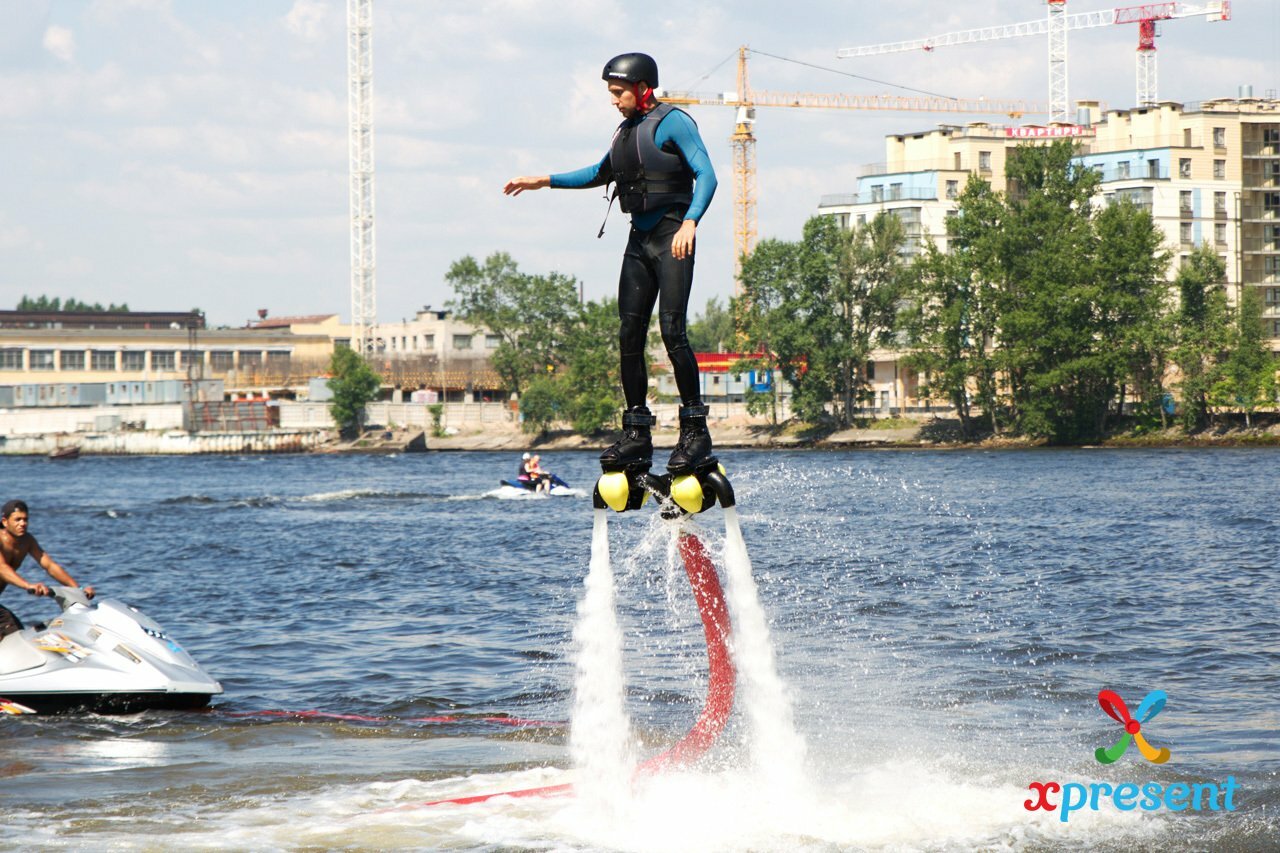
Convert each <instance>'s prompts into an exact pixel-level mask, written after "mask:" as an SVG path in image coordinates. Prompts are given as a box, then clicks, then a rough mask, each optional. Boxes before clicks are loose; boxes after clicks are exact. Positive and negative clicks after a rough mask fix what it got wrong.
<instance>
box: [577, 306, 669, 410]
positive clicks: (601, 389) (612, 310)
mask: <svg viewBox="0 0 1280 853" xmlns="http://www.w3.org/2000/svg"><path fill="white" fill-rule="evenodd" d="M646 357H647V356H646ZM560 363H561V365H562V366H560V367H558V368H557V369H556V380H557V381H558V382H559V384H560V386H561V389H562V390H561V395H562V399H563V401H564V408H565V417H566V418H567V419H568V420H569V422H570V423H571V424H572V425H573V428H574V430H575V431H577V432H580V433H593V432H596V431H597V430H599V429H601V428H602V427H604V426H605V425H606V424H608V423H610V422H612V421H614V420H616V419H617V416H618V412H620V411H621V410H622V407H623V398H622V375H621V355H620V352H619V344H618V301H617V300H616V299H606V300H604V301H603V302H595V301H591V302H587V303H586V304H584V305H581V306H579V307H578V310H576V311H575V312H574V316H573V318H572V321H571V322H570V324H569V326H568V328H567V330H566V334H565V338H564V343H563V345H562V346H561V348H560Z"/></svg>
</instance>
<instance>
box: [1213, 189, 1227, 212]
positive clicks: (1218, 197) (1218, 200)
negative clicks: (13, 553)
mask: <svg viewBox="0 0 1280 853" xmlns="http://www.w3.org/2000/svg"><path fill="white" fill-rule="evenodd" d="M1213 212H1214V213H1226V212H1227V194H1226V193H1214V194H1213Z"/></svg>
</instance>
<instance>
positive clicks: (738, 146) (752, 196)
mask: <svg viewBox="0 0 1280 853" xmlns="http://www.w3.org/2000/svg"><path fill="white" fill-rule="evenodd" d="M748 53H750V49H749V48H747V47H746V46H743V47H740V48H738V89H737V91H736V92H726V93H724V94H698V93H695V92H676V91H662V92H661V93H660V96H661V98H662V100H663V101H664V102H665V103H668V104H675V105H690V104H696V105H703V106H720V107H733V108H735V109H736V110H737V119H736V121H735V123H734V130H733V135H732V136H730V137H729V141H730V142H731V143H732V144H733V233H734V247H735V248H736V250H737V251H736V256H735V258H734V277H735V279H736V278H737V274H738V273H739V272H741V266H742V258H743V257H745V256H746V255H750V254H751V251H752V249H754V248H755V243H756V234H757V229H756V138H755V133H754V132H753V127H754V126H755V121H756V107H800V108H804V109H829V110H898V111H911V112H931V113H970V114H977V115H996V114H999V115H1006V116H1010V117H1018V116H1022V115H1029V114H1030V115H1036V114H1044V113H1046V112H1047V109H1046V107H1045V105H1044V104H1032V103H1028V102H1026V101H1018V100H991V99H985V98H977V99H963V98H945V97H942V96H925V97H908V96H898V95H843V94H826V95H824V94H814V93H809V92H768V91H758V90H753V89H752V88H751V84H750V82H749V80H748V76H747V54H748Z"/></svg>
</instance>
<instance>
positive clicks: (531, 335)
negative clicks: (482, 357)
mask: <svg viewBox="0 0 1280 853" xmlns="http://www.w3.org/2000/svg"><path fill="white" fill-rule="evenodd" d="M445 280H446V281H447V282H448V283H449V284H450V286H451V287H452V288H453V292H454V296H455V297H456V298H455V299H454V300H451V301H450V302H449V307H450V308H452V309H453V310H454V311H456V312H457V314H458V316H459V317H460V318H461V319H463V320H466V321H467V322H470V323H475V324H476V325H479V326H484V327H485V328H487V329H488V330H489V331H491V332H493V333H494V334H496V335H498V336H499V337H500V338H501V342H500V343H499V344H498V346H497V348H496V349H495V350H494V351H493V353H492V354H491V355H490V360H489V361H490V364H491V365H492V366H493V369H494V371H495V372H496V373H497V374H498V375H499V376H501V377H502V379H503V381H504V382H506V383H507V386H508V388H509V389H510V390H512V391H515V392H516V393H517V394H519V393H521V391H522V390H523V388H524V387H525V385H526V384H528V383H529V382H530V381H531V380H532V379H533V378H535V377H537V376H541V375H542V374H543V373H545V372H546V369H547V366H548V365H554V364H555V362H556V358H557V352H558V348H559V346H560V345H561V343H562V342H563V340H564V336H565V334H566V333H567V329H568V326H569V325H570V323H571V321H572V318H573V317H574V311H575V308H576V307H577V304H578V285H577V280H576V279H574V278H572V277H571V276H565V275H561V274H560V273H556V272H553V273H550V274H548V275H529V274H526V273H522V272H520V270H519V268H518V267H517V266H516V262H515V261H514V260H512V258H511V256H510V255H508V254H507V253H505V252H495V253H494V254H492V255H490V256H489V257H488V258H486V259H485V262H484V265H483V266H482V265H480V264H479V263H478V262H477V261H476V260H475V258H472V257H471V256H470V255H468V256H466V257H464V258H462V259H461V260H459V261H455V262H454V263H453V265H452V266H451V267H450V268H449V272H448V273H447V274H446V275H445ZM614 334H615V336H616V334H617V333H616V330H615V333H614Z"/></svg>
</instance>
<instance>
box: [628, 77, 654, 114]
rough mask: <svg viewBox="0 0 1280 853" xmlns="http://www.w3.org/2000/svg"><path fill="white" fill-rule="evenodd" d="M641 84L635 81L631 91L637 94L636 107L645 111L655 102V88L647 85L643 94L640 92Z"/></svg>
mask: <svg viewBox="0 0 1280 853" xmlns="http://www.w3.org/2000/svg"><path fill="white" fill-rule="evenodd" d="M640 85H641V84H639V83H633V84H632V85H631V91H632V93H633V94H634V95H635V96H636V107H637V108H638V109H640V110H641V111H642V112H643V111H644V110H646V109H648V108H649V106H650V105H651V104H652V103H653V89H651V88H650V87H649V86H647V85H646V86H645V87H644V94H643V95H642V94H640Z"/></svg>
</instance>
